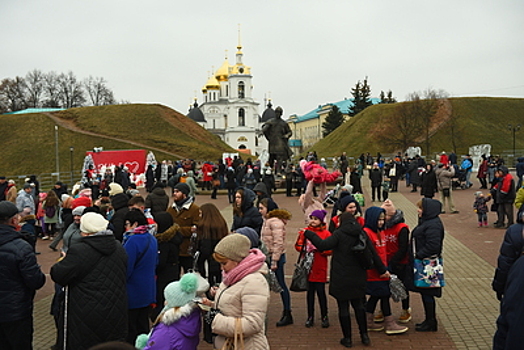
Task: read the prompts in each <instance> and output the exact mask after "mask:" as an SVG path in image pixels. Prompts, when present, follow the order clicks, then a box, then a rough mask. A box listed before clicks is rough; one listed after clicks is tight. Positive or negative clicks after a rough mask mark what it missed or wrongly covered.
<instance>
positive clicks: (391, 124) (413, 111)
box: [381, 101, 422, 150]
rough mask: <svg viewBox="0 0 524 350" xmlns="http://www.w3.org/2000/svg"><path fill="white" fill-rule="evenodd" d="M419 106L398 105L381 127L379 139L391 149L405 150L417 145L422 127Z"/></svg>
mask: <svg viewBox="0 0 524 350" xmlns="http://www.w3.org/2000/svg"><path fill="white" fill-rule="evenodd" d="M418 107H419V106H418V105H416V104H414V103H412V102H409V101H408V102H403V103H399V104H398V105H397V106H396V108H395V112H394V113H393V114H392V115H391V116H390V117H389V118H388V119H387V120H385V121H384V122H383V123H382V125H383V128H382V130H383V131H382V135H381V138H382V139H383V140H384V142H385V143H386V144H387V145H388V146H391V147H393V148H396V149H401V150H406V149H407V148H408V147H410V146H416V145H418V142H417V139H418V138H419V136H420V129H421V127H422V125H421V122H420V118H418V115H419V112H420V111H419V108H418Z"/></svg>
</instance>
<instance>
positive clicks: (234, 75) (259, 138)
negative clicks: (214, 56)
mask: <svg viewBox="0 0 524 350" xmlns="http://www.w3.org/2000/svg"><path fill="white" fill-rule="evenodd" d="M252 79H253V76H252V75H251V67H249V66H246V65H245V64H244V62H243V53H242V45H241V44H240V42H239V44H238V46H237V52H236V62H235V64H233V65H230V64H229V62H228V60H227V57H226V59H225V61H224V63H223V64H222V66H221V67H220V68H219V69H218V70H217V71H216V72H214V73H213V74H212V75H211V77H209V79H208V81H207V82H206V84H205V85H204V86H203V87H202V93H203V97H204V102H203V103H202V104H200V105H198V102H197V101H196V99H195V103H194V104H193V106H192V107H191V109H190V110H189V113H188V114H187V116H188V117H189V118H191V119H192V120H194V121H195V122H197V123H198V124H200V125H201V126H202V127H204V128H205V129H206V130H208V131H209V132H211V133H213V134H215V135H218V136H219V137H220V138H221V139H222V140H223V141H224V142H225V143H227V144H228V145H229V146H231V147H232V148H234V149H237V150H239V151H244V152H246V151H249V152H250V153H251V154H253V155H260V154H261V153H262V150H264V149H267V140H266V138H265V137H264V135H263V134H262V132H261V128H262V125H263V124H264V122H265V121H267V120H268V119H269V118H271V117H272V116H273V117H274V116H275V111H274V110H273V109H272V106H271V102H269V103H268V107H267V109H266V111H264V113H263V115H262V117H260V115H259V114H258V106H259V103H258V102H256V101H255V100H254V98H253V95H252V92H253V84H252Z"/></svg>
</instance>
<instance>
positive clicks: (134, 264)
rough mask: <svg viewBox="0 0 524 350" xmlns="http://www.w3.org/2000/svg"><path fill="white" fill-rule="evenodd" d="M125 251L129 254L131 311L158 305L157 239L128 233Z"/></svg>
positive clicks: (128, 284) (125, 240)
mask: <svg viewBox="0 0 524 350" xmlns="http://www.w3.org/2000/svg"><path fill="white" fill-rule="evenodd" d="M139 227H140V226H139ZM124 249H125V250H126V253H127V296H128V305H129V309H138V308H142V307H146V306H148V305H151V304H154V303H156V281H155V270H156V265H157V264H158V245H157V240H156V238H155V237H153V235H151V234H150V233H149V232H145V233H135V234H132V235H129V236H128V235H127V233H126V236H125V237H124Z"/></svg>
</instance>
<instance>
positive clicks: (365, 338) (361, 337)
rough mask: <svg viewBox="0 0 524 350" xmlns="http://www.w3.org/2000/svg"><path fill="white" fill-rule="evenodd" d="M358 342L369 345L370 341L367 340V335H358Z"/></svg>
mask: <svg viewBox="0 0 524 350" xmlns="http://www.w3.org/2000/svg"><path fill="white" fill-rule="evenodd" d="M360 341H361V342H362V344H364V345H369V344H371V340H369V335H368V334H367V333H360Z"/></svg>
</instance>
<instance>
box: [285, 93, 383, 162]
mask: <svg viewBox="0 0 524 350" xmlns="http://www.w3.org/2000/svg"><path fill="white" fill-rule="evenodd" d="M371 102H373V104H377V103H379V102H380V99H378V98H372V99H371ZM334 105H335V106H337V107H338V109H339V110H340V112H342V114H343V115H344V118H345V119H346V120H348V119H349V118H350V116H349V109H350V108H351V107H353V101H352V100H351V99H344V100H342V101H339V102H334V103H326V104H324V105H319V106H318V107H317V108H316V109H314V110H312V111H310V112H308V113H306V114H304V115H302V116H298V115H296V114H293V115H291V116H290V117H289V118H288V119H287V123H288V124H289V127H290V128H291V131H293V136H292V138H291V139H290V140H289V146H290V147H291V149H292V150H293V153H294V154H298V153H302V152H304V151H305V150H307V149H309V148H310V147H312V146H313V145H314V144H315V143H317V142H318V141H320V140H321V139H322V137H323V136H322V135H323V134H322V132H323V129H322V124H323V123H324V121H325V120H326V117H327V116H328V114H329V112H330V111H331V108H332V107H333V106H334Z"/></svg>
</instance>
